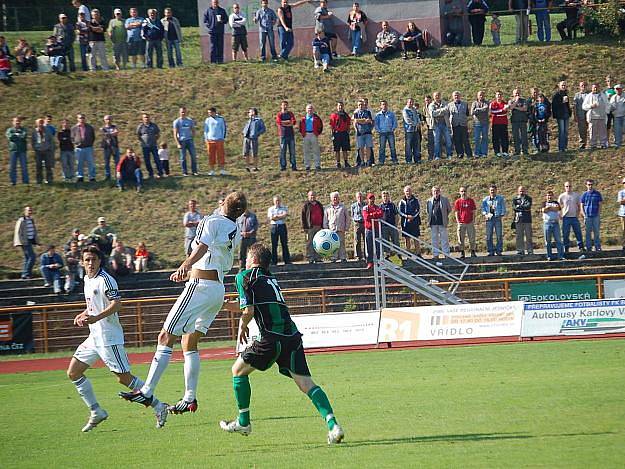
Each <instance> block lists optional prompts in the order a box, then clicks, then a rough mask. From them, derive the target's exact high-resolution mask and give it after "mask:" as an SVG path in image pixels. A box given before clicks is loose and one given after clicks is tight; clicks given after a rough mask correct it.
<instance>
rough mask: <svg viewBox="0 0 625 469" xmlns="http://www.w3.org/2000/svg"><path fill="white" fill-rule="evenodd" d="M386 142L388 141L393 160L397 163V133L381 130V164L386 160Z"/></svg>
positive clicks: (379, 158) (379, 155)
mask: <svg viewBox="0 0 625 469" xmlns="http://www.w3.org/2000/svg"><path fill="white" fill-rule="evenodd" d="M386 142H388V148H389V150H390V152H391V160H392V161H393V163H397V153H396V152H395V133H393V132H380V150H379V153H378V160H379V162H380V164H384V161H385V160H386Z"/></svg>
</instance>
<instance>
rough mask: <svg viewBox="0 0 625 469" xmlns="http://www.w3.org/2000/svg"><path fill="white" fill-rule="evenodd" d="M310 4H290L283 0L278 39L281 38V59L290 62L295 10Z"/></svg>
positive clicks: (279, 15) (279, 16)
mask: <svg viewBox="0 0 625 469" xmlns="http://www.w3.org/2000/svg"><path fill="white" fill-rule="evenodd" d="M305 3H308V0H299V1H298V2H295V3H292V4H289V0H281V2H280V8H278V37H279V38H280V58H282V59H284V60H289V54H290V53H291V50H292V49H293V46H294V45H295V43H294V37H293V10H292V9H293V8H297V7H298V6H300V5H304V4H305Z"/></svg>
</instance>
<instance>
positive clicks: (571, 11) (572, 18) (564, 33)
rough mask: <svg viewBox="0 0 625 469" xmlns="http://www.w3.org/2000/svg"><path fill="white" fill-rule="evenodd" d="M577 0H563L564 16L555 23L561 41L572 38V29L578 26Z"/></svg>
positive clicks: (578, 9) (578, 5) (578, 10)
mask: <svg viewBox="0 0 625 469" xmlns="http://www.w3.org/2000/svg"><path fill="white" fill-rule="evenodd" d="M581 5H582V4H581V2H580V1H579V0H564V5H563V8H564V14H565V15H566V18H565V19H564V20H562V21H560V22H559V23H558V24H556V29H557V30H558V32H559V33H560V37H561V38H562V40H563V41H568V40H571V39H573V31H574V30H575V28H576V27H577V26H579V12H580V9H581Z"/></svg>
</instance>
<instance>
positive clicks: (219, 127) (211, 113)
mask: <svg viewBox="0 0 625 469" xmlns="http://www.w3.org/2000/svg"><path fill="white" fill-rule="evenodd" d="M226 132H227V127H226V121H225V119H224V118H223V117H221V116H220V115H219V114H217V109H216V108H214V107H211V108H210V109H209V110H208V117H207V118H206V120H205V121H204V141H205V142H206V150H207V151H208V175H209V176H214V175H215V163H217V165H218V166H219V170H220V171H219V173H220V174H221V175H222V176H226V175H227V174H228V172H227V171H226V168H225V166H226V153H225V149H224V141H225V140H226Z"/></svg>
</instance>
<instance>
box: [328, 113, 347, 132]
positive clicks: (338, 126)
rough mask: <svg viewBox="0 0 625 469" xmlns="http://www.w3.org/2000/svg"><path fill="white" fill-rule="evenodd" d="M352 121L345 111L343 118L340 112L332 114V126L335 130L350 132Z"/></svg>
mask: <svg viewBox="0 0 625 469" xmlns="http://www.w3.org/2000/svg"><path fill="white" fill-rule="evenodd" d="M351 123H352V119H351V118H350V117H349V114H347V113H346V112H345V113H343V119H341V118H340V116H339V113H338V112H333V113H332V114H330V128H331V129H332V130H333V131H334V132H349V129H350V127H351Z"/></svg>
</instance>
